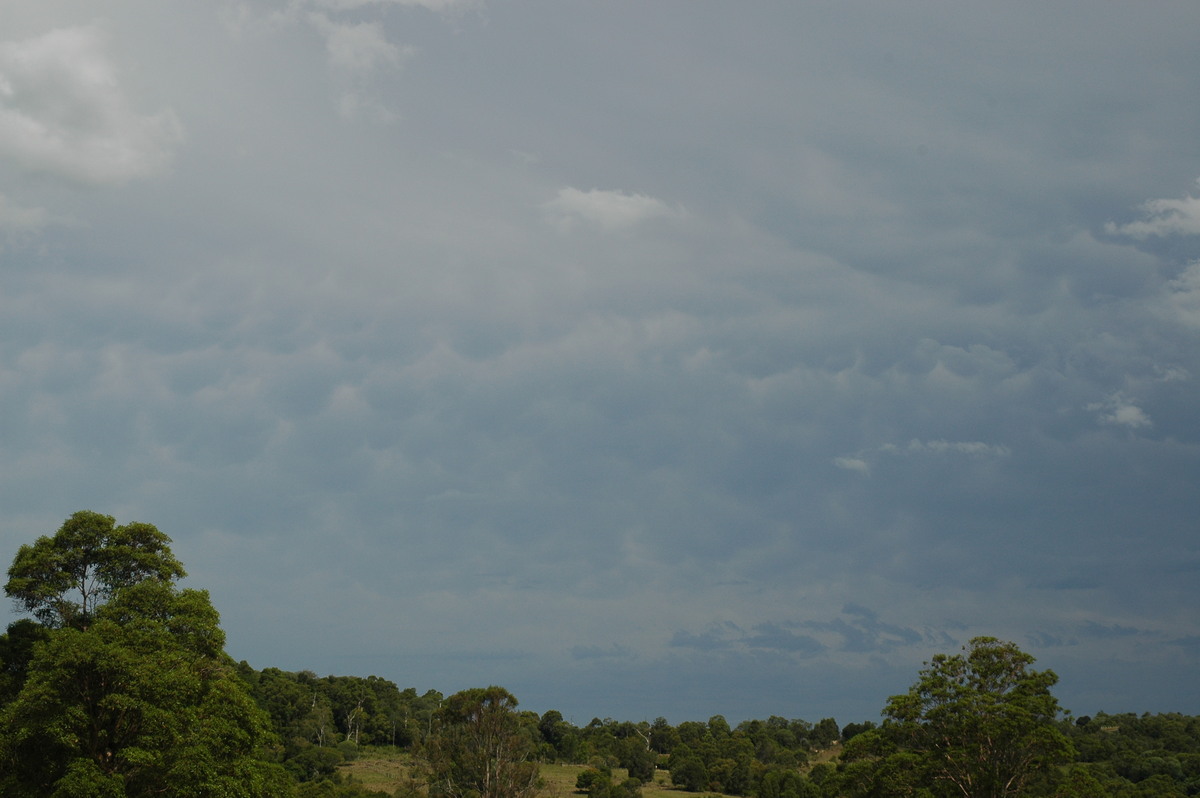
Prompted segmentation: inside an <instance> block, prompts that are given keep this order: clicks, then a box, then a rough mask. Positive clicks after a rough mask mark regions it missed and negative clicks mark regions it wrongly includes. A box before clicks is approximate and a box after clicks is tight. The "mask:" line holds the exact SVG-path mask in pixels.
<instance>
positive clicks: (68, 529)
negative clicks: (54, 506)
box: [4, 510, 185, 629]
mask: <svg viewBox="0 0 1200 798" xmlns="http://www.w3.org/2000/svg"><path fill="white" fill-rule="evenodd" d="M170 542H171V539H170V538H168V537H167V536H166V535H164V534H163V533H162V532H159V531H158V529H156V528H155V527H154V526H153V525H151V524H143V523H136V522H135V523H131V524H126V525H124V526H116V521H115V520H114V519H113V517H112V516H110V515H101V514H100V513H94V512H91V511H89V510H81V511H79V512H77V513H75V514H74V515H72V516H71V517H70V518H68V519H67V520H66V521H65V522H64V523H63V525H62V527H61V528H59V530H58V532H57V533H56V534H55V535H54V537H40V538H38V539H37V542H35V543H34V544H33V545H32V546H30V545H24V546H21V548H20V549H19V550H18V551H17V556H16V557H15V558H14V559H13V563H12V567H11V568H9V569H8V583H7V584H6V585H5V586H4V592H5V593H6V594H8V595H9V596H10V597H11V598H13V599H16V601H17V604H18V605H19V606H20V607H21V608H22V609H23V610H25V611H26V612H29V613H32V614H33V616H34V617H35V618H37V619H38V620H39V621H41V622H42V623H43V624H45V625H46V626H49V627H52V628H59V627H65V626H74V627H77V628H80V629H84V628H87V626H88V624H89V623H90V622H91V618H92V616H93V615H94V613H95V612H96V608H97V607H99V606H100V605H101V604H103V603H104V602H105V601H108V600H109V599H111V598H112V597H113V595H114V594H115V593H116V592H117V591H118V590H120V589H121V588H123V587H128V586H129V585H134V584H137V583H138V582H142V581H145V580H147V579H159V580H164V581H173V580H175V579H180V578H182V577H183V576H184V575H185V574H184V570H183V566H182V565H180V563H179V561H178V560H176V559H175V557H174V555H172V554H171V549H170V547H169V544H170Z"/></svg>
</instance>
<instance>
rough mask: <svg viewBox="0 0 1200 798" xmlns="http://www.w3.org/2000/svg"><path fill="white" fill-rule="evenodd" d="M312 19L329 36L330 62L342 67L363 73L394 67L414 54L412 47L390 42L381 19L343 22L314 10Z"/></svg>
mask: <svg viewBox="0 0 1200 798" xmlns="http://www.w3.org/2000/svg"><path fill="white" fill-rule="evenodd" d="M309 21H310V22H311V23H312V25H313V27H314V28H316V29H317V30H318V31H319V32H320V33H321V35H323V36H324V37H325V49H326V52H327V53H328V55H329V63H330V65H331V66H333V67H336V68H338V69H343V70H346V71H347V72H353V73H359V74H363V73H368V72H372V71H374V70H376V69H379V68H393V69H394V68H398V67H399V66H400V65H401V64H402V63H403V62H404V59H405V58H407V57H408V56H409V55H411V48H402V47H398V46H396V45H395V44H392V43H391V42H389V41H388V40H387V36H386V35H384V32H383V25H381V24H380V23H378V22H359V23H354V24H340V23H337V22H333V21H332V20H330V19H329V18H328V17H326V16H325V15H324V14H312V15H310V16H309Z"/></svg>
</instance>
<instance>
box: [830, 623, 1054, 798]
mask: <svg viewBox="0 0 1200 798" xmlns="http://www.w3.org/2000/svg"><path fill="white" fill-rule="evenodd" d="M1032 663H1033V657H1031V656H1030V655H1028V654H1026V653H1025V652H1023V651H1021V650H1020V649H1018V648H1017V647H1016V646H1015V645H1013V644H1012V643H1004V642H1001V641H998V640H996V639H995V638H990V637H979V638H975V639H974V640H972V641H971V642H970V643H969V644H968V645H967V646H966V647H964V649H963V653H962V654H957V655H953V656H950V655H945V654H939V655H937V656H935V657H934V658H933V661H932V662H930V663H928V664H927V667H926V668H925V669H924V670H922V671H921V672H920V675H919V678H918V680H917V682H916V683H915V684H914V685H913V686H912V688H911V689H910V690H909V691H908V693H906V694H904V695H898V696H893V697H892V698H891V699H890V700H889V701H888V704H887V707H886V708H885V710H884V714H885V715H886V717H887V721H886V722H885V723H884V725H883V727H882V728H879V729H872V730H869V731H865V732H863V733H860V734H858V735H856V736H854V737H853V738H851V739H850V740H849V741H848V742H847V744H846V747H845V750H844V752H843V754H842V759H843V762H844V765H843V767H842V768H841V770H840V773H839V776H838V783H839V786H840V788H841V789H842V790H844V791H845V792H846V793H847V794H850V795H881V796H886V795H908V794H914V792H913V791H921V790H925V791H928V793H929V794H930V795H947V796H949V795H955V796H970V798H1002V796H1015V795H1020V794H1022V793H1023V791H1024V790H1025V789H1026V788H1027V787H1029V786H1031V785H1033V784H1035V783H1037V782H1038V781H1039V780H1046V779H1048V778H1049V777H1050V775H1051V774H1052V772H1053V770H1054V768H1055V766H1056V765H1059V764H1061V763H1065V762H1067V761H1068V760H1069V759H1070V757H1071V755H1072V753H1073V750H1072V748H1071V744H1070V742H1069V741H1068V740H1067V738H1066V737H1065V736H1064V735H1063V733H1062V732H1061V731H1060V729H1059V727H1058V725H1057V723H1056V721H1057V716H1058V712H1059V707H1058V701H1057V700H1056V699H1055V698H1054V696H1053V695H1052V694H1051V693H1050V688H1051V687H1052V686H1053V685H1054V684H1055V683H1056V682H1057V677H1056V676H1055V675H1054V673H1053V672H1052V671H1034V670H1031V669H1030V668H1029V666H1030V665H1031V664H1032Z"/></svg>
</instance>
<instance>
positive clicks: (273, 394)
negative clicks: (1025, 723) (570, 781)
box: [0, 0, 1200, 725]
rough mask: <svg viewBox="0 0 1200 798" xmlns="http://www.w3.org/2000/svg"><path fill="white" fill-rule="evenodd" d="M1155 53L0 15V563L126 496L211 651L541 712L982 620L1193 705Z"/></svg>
mask: <svg viewBox="0 0 1200 798" xmlns="http://www.w3.org/2000/svg"><path fill="white" fill-rule="evenodd" d="M1198 28H1200V4H1197V3H1195V2H1194V0H1184V1H1181V2H1166V1H1163V2H1159V1H1158V0H1155V2H1150V3H1138V4H1131V3H1117V2H1111V3H1110V2H1095V1H1094V0H1061V1H1060V2H1052V3H1046V2H1041V1H1039V2H1033V1H1032V0H1012V1H1011V2H1006V3H966V4H964V3H961V2H949V1H948V0H946V1H942V0H912V2H905V3H890V2H881V1H880V0H876V1H875V2H861V1H856V0H849V1H848V2H836V3H834V2H827V1H824V0H814V2H810V3H795V2H772V1H771V0H763V2H755V3H723V2H721V3H719V2H710V0H655V2H630V1H629V0H605V2H586V1H585V0H579V1H578V2H564V1H563V0H506V1H503V2H502V1H501V0H288V2H283V1H282V0H278V1H276V2H269V1H268V0H214V2H211V3H194V2H183V0H122V2H113V1H112V0H100V1H98V2H97V0H87V1H86V2H85V1H84V0H39V2H37V3H4V4H3V7H2V8H0V501H2V503H3V507H4V513H3V518H2V520H0V561H3V562H5V563H7V562H9V558H11V556H12V555H13V554H15V552H16V550H17V548H18V547H19V546H20V545H22V544H24V543H30V542H32V541H34V540H35V539H36V538H37V537H39V536H41V535H50V534H53V533H54V532H55V531H56V530H57V529H58V527H59V526H60V525H61V524H62V522H63V520H65V519H66V518H67V517H68V516H69V515H70V514H71V513H73V512H75V511H77V510H82V509H89V510H95V511H98V512H103V513H106V514H109V515H112V516H114V517H115V518H116V519H117V521H118V522H119V523H126V522H130V521H144V522H149V523H153V524H155V525H156V526H158V527H159V529H161V530H162V531H163V532H165V533H166V534H168V535H169V536H170V537H171V538H172V540H173V549H174V552H175V554H176V555H177V556H178V557H179V558H180V559H181V560H182V561H183V563H184V565H185V567H186V568H187V570H188V572H189V576H188V578H187V579H186V580H185V581H184V584H185V585H186V586H188V587H195V588H202V589H206V590H208V591H209V592H210V595H211V597H212V600H213V603H214V604H215V606H216V607H217V609H218V610H219V611H220V613H221V618H222V625H223V627H224V629H225V631H226V633H227V649H228V651H229V653H230V655H231V656H233V657H234V658H235V659H237V660H245V661H247V662H249V663H250V664H251V665H253V666H254V667H256V668H264V667H278V668H282V669H284V670H312V671H315V672H316V673H318V674H340V675H358V676H366V675H372V674H374V675H377V676H380V677H383V678H387V679H390V680H392V681H394V682H396V683H397V684H398V685H399V686H400V687H402V688H404V687H415V688H417V690H418V691H419V692H424V691H426V690H430V689H435V690H439V691H442V692H443V693H446V694H449V693H452V692H455V691H457V690H461V689H465V688H468V687H476V686H485V685H489V684H500V685H503V686H505V687H507V688H508V689H509V690H511V691H512V692H513V693H514V694H515V695H516V696H517V698H518V699H519V701H520V702H521V707H522V708H525V709H531V710H534V711H537V712H539V713H540V712H544V711H546V710H549V709H558V710H559V711H561V712H563V714H564V716H566V718H567V719H568V720H571V721H573V722H575V723H576V724H579V725H584V724H586V723H587V722H589V721H590V720H591V719H592V718H593V717H600V718H604V717H611V718H614V719H618V720H634V721H637V720H643V719H645V720H652V719H654V718H656V717H660V716H662V717H665V718H667V719H668V720H670V721H671V722H673V723H678V722H682V721H684V720H705V719H707V718H709V717H710V716H712V715H716V714H722V715H725V716H726V717H727V718H728V719H729V720H730V721H731V722H734V723H736V722H738V721H741V720H745V719H750V718H765V717H767V716H769V715H780V716H784V717H788V718H804V719H807V720H809V721H816V720H818V719H820V718H823V717H831V716H832V717H835V718H836V719H838V720H839V721H840V722H842V723H847V722H851V721H862V720H878V719H879V713H880V711H881V710H882V708H883V706H884V704H885V702H886V700H887V698H888V696H890V695H894V694H897V693H902V692H904V691H905V690H907V688H908V687H909V686H910V685H911V684H912V683H913V682H914V681H915V679H916V677H917V674H918V671H919V670H920V668H921V667H922V663H924V662H925V661H927V660H929V659H930V658H931V657H932V656H933V655H934V654H937V653H953V652H956V651H958V650H959V648H960V647H961V646H962V645H963V644H964V643H966V642H967V641H968V640H970V639H971V638H972V637H975V636H978V635H990V636H995V637H999V638H1001V639H1004V640H1011V641H1013V642H1015V643H1017V644H1018V645H1019V646H1020V647H1021V648H1022V649H1024V650H1026V651H1028V652H1029V653H1030V654H1032V655H1033V656H1035V657H1036V658H1037V663H1036V665H1035V667H1037V668H1052V669H1053V670H1054V671H1055V672H1056V673H1057V674H1058V676H1059V683H1058V685H1057V686H1056V688H1055V694H1056V695H1057V696H1058V697H1059V699H1060V701H1061V703H1062V704H1063V706H1064V707H1066V708H1068V709H1070V710H1072V711H1073V712H1075V713H1076V714H1077V715H1081V714H1094V713H1095V712H1098V711H1106V712H1126V711H1132V712H1166V711H1178V712H1185V713H1189V714H1196V713H1200V681H1198V680H1197V679H1196V678H1195V674H1196V672H1197V671H1198V670H1200V489H1198V487H1197V486H1200V182H1198V179H1200V103H1197V102H1196V98H1197V97H1200V48H1197V47H1196V43H1195V31H1196V30H1197V29H1198ZM17 617H19V615H18V614H17V613H16V611H15V608H14V607H12V606H11V605H10V603H9V602H7V601H4V602H0V624H7V623H9V622H11V621H12V620H15V619H16V618H17Z"/></svg>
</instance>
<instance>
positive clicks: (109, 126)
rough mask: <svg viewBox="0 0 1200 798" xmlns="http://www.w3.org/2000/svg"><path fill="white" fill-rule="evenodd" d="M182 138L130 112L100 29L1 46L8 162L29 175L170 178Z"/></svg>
mask: <svg viewBox="0 0 1200 798" xmlns="http://www.w3.org/2000/svg"><path fill="white" fill-rule="evenodd" d="M182 132H183V131H182V126H181V125H180V123H179V120H178V119H176V117H175V114H174V112H172V111H171V110H170V109H164V110H162V111H159V112H158V113H156V114H152V115H145V114H141V113H138V112H137V111H135V110H133V108H131V107H130V104H129V101H128V99H127V98H126V96H125V93H124V91H123V90H122V88H121V85H120V83H119V82H118V79H117V73H116V69H115V68H114V66H113V64H112V63H111V61H110V60H109V58H108V56H107V54H106V52H105V42H104V37H103V36H102V35H101V34H100V32H99V31H97V30H96V29H95V28H91V27H74V28H58V29H56V30H52V31H50V32H49V33H46V34H44V35H42V36H38V37H35V38H32V39H26V40H23V41H17V42H5V43H3V44H0V157H4V158H8V159H11V160H13V161H15V162H16V163H17V164H18V165H19V166H21V167H22V168H24V169H26V170H29V171H33V172H44V173H48V174H53V175H56V176H58V177H62V178H66V179H68V180H72V181H75V182H80V183H90V184H121V183H125V182H128V181H130V180H134V179H138V178H144V177H149V176H152V175H154V174H157V173H159V172H161V171H162V170H164V169H165V168H166V167H167V166H168V165H169V163H170V161H171V156H172V154H173V152H174V150H175V148H176V146H177V145H178V144H179V142H180V140H181V138H182Z"/></svg>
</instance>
